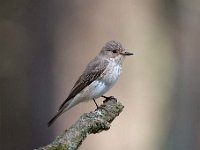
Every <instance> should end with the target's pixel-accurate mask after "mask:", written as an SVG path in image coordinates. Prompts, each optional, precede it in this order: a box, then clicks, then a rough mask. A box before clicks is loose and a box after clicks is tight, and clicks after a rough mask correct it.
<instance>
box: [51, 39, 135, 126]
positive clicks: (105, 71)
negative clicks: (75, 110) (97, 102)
mask: <svg viewBox="0 0 200 150" xmlns="http://www.w3.org/2000/svg"><path fill="white" fill-rule="evenodd" d="M128 55H133V54H132V53H129V52H127V51H126V50H125V49H124V48H123V47H122V45H121V44H120V43H119V42H116V41H110V42H107V43H106V44H105V46H104V47H103V48H102V50H101V51H100V53H99V54H98V55H97V56H96V57H95V58H94V59H93V60H92V61H91V62H90V63H89V64H88V65H87V67H86V69H85V71H84V72H83V74H82V75H81V76H80V77H79V79H78V80H77V81H76V83H75V85H74V87H73V88H72V90H71V92H70V94H69V96H68V98H67V99H66V100H65V101H64V102H63V103H62V104H61V106H60V107H59V110H58V112H57V114H56V115H55V116H54V117H53V118H52V119H51V120H50V121H49V122H48V126H50V125H51V124H52V123H53V122H54V121H55V120H56V118H58V117H59V116H60V115H61V114H63V113H64V112H65V111H67V110H69V109H70V108H71V107H73V106H75V105H77V104H78V103H80V102H84V101H88V100H90V99H96V98H99V97H101V96H102V95H103V94H104V93H105V92H107V91H108V90H109V89H110V88H111V87H112V86H113V85H114V84H115V83H116V81H117V79H118V77H119V75H120V73H121V66H122V62H123V60H124V58H125V56H128Z"/></svg>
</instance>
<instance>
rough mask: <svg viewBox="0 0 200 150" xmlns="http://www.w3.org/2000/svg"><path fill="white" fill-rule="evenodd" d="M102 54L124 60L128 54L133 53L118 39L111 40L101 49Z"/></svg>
mask: <svg viewBox="0 0 200 150" xmlns="http://www.w3.org/2000/svg"><path fill="white" fill-rule="evenodd" d="M100 55H102V56H103V57H106V58H109V59H114V60H116V61H122V60H123V59H124V58H125V57H126V56H131V55H133V53H130V52H128V51H127V50H126V49H124V48H123V46H122V44H121V43H119V42H117V41H109V42H107V43H106V44H105V46H104V47H103V48H102V50H101V51H100Z"/></svg>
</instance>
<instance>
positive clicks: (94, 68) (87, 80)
mask: <svg viewBox="0 0 200 150" xmlns="http://www.w3.org/2000/svg"><path fill="white" fill-rule="evenodd" d="M107 66H108V61H107V60H102V59H99V58H98V57H96V58H95V59H94V60H92V61H91V62H90V63H89V64H88V65H87V67H86V69H85V71H84V72H83V74H82V75H81V76H80V77H79V79H78V80H77V81H76V83H75V85H74V87H73V88H72V90H71V92H70V94H69V96H68V98H67V99H66V100H65V101H64V102H63V103H62V104H61V106H60V107H59V110H62V109H64V108H65V106H66V104H67V102H68V101H69V100H70V99H72V98H74V97H75V96H76V95H77V94H78V93H79V92H81V91H82V90H83V89H84V88H85V87H86V86H88V85H90V84H91V83H92V82H93V81H94V80H96V79H97V78H99V77H100V76H101V75H102V74H103V72H104V71H105V69H106V67H107Z"/></svg>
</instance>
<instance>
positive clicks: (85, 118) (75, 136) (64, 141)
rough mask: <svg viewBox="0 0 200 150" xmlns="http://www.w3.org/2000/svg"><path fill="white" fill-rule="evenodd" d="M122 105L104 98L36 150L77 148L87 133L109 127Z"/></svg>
mask: <svg viewBox="0 0 200 150" xmlns="http://www.w3.org/2000/svg"><path fill="white" fill-rule="evenodd" d="M123 108H124V106H123V105H122V104H121V103H120V102H117V100H116V99H115V98H114V97H110V98H108V99H106V100H104V102H103V104H102V105H101V106H100V107H99V108H98V109H96V110H95V111H93V112H90V113H86V114H83V115H82V116H81V117H80V118H79V120H78V121H77V122H76V123H75V124H73V125H72V126H71V127H70V128H69V129H68V130H65V131H64V133H63V134H61V135H60V136H57V137H56V139H55V140H54V141H53V142H52V143H50V144H49V145H47V146H45V147H40V148H38V149H36V150H77V149H78V147H79V146H80V145H81V143H82V142H83V141H84V140H85V138H86V137H87V135H88V134H91V133H93V134H95V133H99V132H101V131H104V130H108V129H109V128H110V123H111V122H112V121H113V120H114V119H115V117H117V116H118V115H119V114H120V112H122V110H123Z"/></svg>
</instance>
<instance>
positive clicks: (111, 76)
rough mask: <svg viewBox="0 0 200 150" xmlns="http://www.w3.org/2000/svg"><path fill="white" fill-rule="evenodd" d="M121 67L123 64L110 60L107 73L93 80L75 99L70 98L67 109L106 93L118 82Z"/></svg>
mask: <svg viewBox="0 0 200 150" xmlns="http://www.w3.org/2000/svg"><path fill="white" fill-rule="evenodd" d="M108 68H109V69H108ZM121 69H122V68H121V64H117V65H116V62H115V61H114V60H110V63H109V66H108V67H107V68H106V70H105V75H103V76H102V78H100V79H97V80H95V81H93V82H92V83H91V84H90V85H89V86H88V87H86V88H84V89H83V90H82V91H81V92H80V93H79V94H77V95H76V96H75V97H74V98H73V99H71V100H69V101H68V106H67V107H66V108H65V111H67V110H69V109H70V108H71V107H73V106H75V105H77V104H78V103H80V102H85V101H88V100H92V99H93V98H94V99H96V98H99V97H101V96H102V95H103V94H105V93H106V92H107V91H108V90H110V89H111V88H112V87H113V85H114V84H115V83H116V82H117V80H118V78H119V76H120V74H121Z"/></svg>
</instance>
